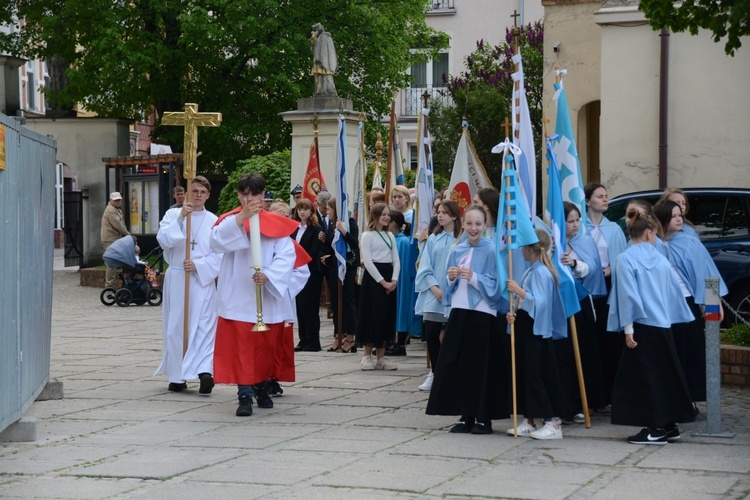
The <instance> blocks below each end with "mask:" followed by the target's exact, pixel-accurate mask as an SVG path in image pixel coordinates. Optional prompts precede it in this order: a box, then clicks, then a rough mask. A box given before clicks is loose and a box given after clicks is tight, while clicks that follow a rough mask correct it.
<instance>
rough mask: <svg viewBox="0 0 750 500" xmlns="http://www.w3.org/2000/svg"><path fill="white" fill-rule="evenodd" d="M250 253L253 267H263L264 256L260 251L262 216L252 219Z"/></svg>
mask: <svg viewBox="0 0 750 500" xmlns="http://www.w3.org/2000/svg"><path fill="white" fill-rule="evenodd" d="M250 253H251V254H252V257H253V267H263V254H262V253H261V249H260V216H259V215H258V214H255V215H253V216H252V217H250Z"/></svg>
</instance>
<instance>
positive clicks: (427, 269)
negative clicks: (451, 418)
mask: <svg viewBox="0 0 750 500" xmlns="http://www.w3.org/2000/svg"><path fill="white" fill-rule="evenodd" d="M437 220H438V223H437V225H436V226H435V229H434V231H433V233H432V234H431V235H430V236H429V237H428V238H427V242H426V243H425V245H424V248H423V249H422V252H420V259H419V269H418V270H417V278H416V282H415V289H416V291H417V292H418V293H419V295H418V296H417V303H416V305H415V306H414V311H415V313H416V314H419V315H421V316H422V317H423V318H424V320H423V328H422V332H423V334H424V336H425V340H426V341H427V352H428V353H429V356H430V362H431V365H432V371H431V372H430V373H429V374H428V375H427V379H426V380H425V382H424V383H423V384H422V385H420V386H419V388H420V390H424V391H429V390H430V388H431V387H432V381H433V377H434V372H435V370H436V369H437V364H438V358H439V356H440V337H441V335H443V332H444V331H445V322H446V320H447V317H448V313H449V312H450V311H449V309H448V308H447V307H445V304H444V303H443V289H442V288H441V286H442V282H443V280H444V279H445V276H446V275H447V273H448V254H449V253H450V251H451V249H453V246H454V244H455V242H456V238H457V237H458V235H459V234H460V231H461V212H460V208H459V207H458V203H456V202H455V201H453V200H445V201H442V202H441V203H440V204H439V205H438V209H437Z"/></svg>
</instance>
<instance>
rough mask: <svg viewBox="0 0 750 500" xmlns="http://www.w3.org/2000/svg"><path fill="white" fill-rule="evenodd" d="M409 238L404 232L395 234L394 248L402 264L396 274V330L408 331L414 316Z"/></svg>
mask: <svg viewBox="0 0 750 500" xmlns="http://www.w3.org/2000/svg"><path fill="white" fill-rule="evenodd" d="M409 240H410V238H409V237H408V236H406V235H405V234H404V233H398V234H397V235H396V249H397V250H398V258H399V259H400V260H401V262H403V263H404V265H402V266H401V270H400V272H399V276H398V286H397V287H396V331H397V332H408V331H409V329H410V328H411V322H412V319H413V317H414V277H413V276H412V275H411V271H410V269H409V267H410V266H409V265H408V264H407V263H408V262H409V254H410V252H411V245H410V241H409Z"/></svg>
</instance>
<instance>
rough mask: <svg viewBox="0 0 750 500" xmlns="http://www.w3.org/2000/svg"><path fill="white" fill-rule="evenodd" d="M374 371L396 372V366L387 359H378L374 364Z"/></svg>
mask: <svg viewBox="0 0 750 500" xmlns="http://www.w3.org/2000/svg"><path fill="white" fill-rule="evenodd" d="M375 369H376V370H398V366H396V365H395V364H393V363H391V362H390V361H388V358H380V359H379V360H377V361H376V362H375Z"/></svg>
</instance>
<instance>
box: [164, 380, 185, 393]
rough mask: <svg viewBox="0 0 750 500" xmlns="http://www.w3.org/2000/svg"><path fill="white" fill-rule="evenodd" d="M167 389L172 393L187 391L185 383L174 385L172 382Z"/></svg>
mask: <svg viewBox="0 0 750 500" xmlns="http://www.w3.org/2000/svg"><path fill="white" fill-rule="evenodd" d="M167 389H169V390H170V391H172V392H180V391H184V390H185V389H187V383H186V382H183V383H181V384H176V383H174V382H170V383H169V387H167Z"/></svg>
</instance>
